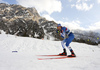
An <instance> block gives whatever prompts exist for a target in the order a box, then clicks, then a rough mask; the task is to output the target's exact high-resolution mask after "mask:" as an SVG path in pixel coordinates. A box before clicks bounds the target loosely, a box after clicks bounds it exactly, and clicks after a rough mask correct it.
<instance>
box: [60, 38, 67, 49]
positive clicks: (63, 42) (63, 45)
mask: <svg viewBox="0 0 100 70" xmlns="http://www.w3.org/2000/svg"><path fill="white" fill-rule="evenodd" d="M66 40H67V39H64V40H63V41H62V42H61V45H62V47H63V49H65V42H66Z"/></svg>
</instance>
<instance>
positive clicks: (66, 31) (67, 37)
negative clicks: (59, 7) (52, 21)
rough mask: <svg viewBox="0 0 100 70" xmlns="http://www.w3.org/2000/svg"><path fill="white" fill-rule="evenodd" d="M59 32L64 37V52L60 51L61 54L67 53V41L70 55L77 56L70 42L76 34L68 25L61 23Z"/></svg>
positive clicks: (62, 43)
mask: <svg viewBox="0 0 100 70" xmlns="http://www.w3.org/2000/svg"><path fill="white" fill-rule="evenodd" d="M57 33H58V34H59V35H60V36H61V37H62V38H64V40H63V41H62V42H61V45H62V47H63V53H60V54H59V55H64V56H66V55H67V52H66V49H65V46H64V44H65V43H66V47H67V48H68V49H69V50H70V52H71V55H69V57H76V55H75V53H74V51H73V50H72V48H71V47H70V46H69V44H70V43H71V42H72V40H73V39H74V34H73V33H72V32H70V30H69V29H68V28H66V27H62V26H61V24H58V25H57Z"/></svg>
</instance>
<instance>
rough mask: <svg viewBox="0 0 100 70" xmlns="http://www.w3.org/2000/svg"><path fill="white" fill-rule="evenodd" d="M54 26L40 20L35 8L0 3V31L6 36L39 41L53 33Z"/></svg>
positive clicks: (51, 23) (50, 22) (42, 19)
mask: <svg viewBox="0 0 100 70" xmlns="http://www.w3.org/2000/svg"><path fill="white" fill-rule="evenodd" d="M56 25H57V24H56V23H55V22H54V21H48V20H46V19H45V18H42V17H41V16H40V15H39V14H38V12H37V10H36V9H35V8H26V7H23V6H21V5H14V4H13V5H9V4H5V3H0V29H1V30H4V31H5V32H6V33H8V34H12V35H18V36H27V37H34V38H40V39H41V38H44V37H48V34H51V32H53V31H55V30H56V28H55V27H56ZM43 29H45V32H46V33H44V30H43ZM47 33H48V34H47ZM52 35H55V34H54V32H53V34H52Z"/></svg>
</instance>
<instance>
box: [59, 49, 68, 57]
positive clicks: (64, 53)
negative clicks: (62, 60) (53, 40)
mask: <svg viewBox="0 0 100 70" xmlns="http://www.w3.org/2000/svg"><path fill="white" fill-rule="evenodd" d="M63 51H64V52H63V53H60V54H59V55H62V56H67V52H66V49H63Z"/></svg>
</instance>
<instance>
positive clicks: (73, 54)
mask: <svg viewBox="0 0 100 70" xmlns="http://www.w3.org/2000/svg"><path fill="white" fill-rule="evenodd" d="M70 52H71V55H68V57H76V55H75V53H74V51H73V50H71V51H70Z"/></svg>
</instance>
